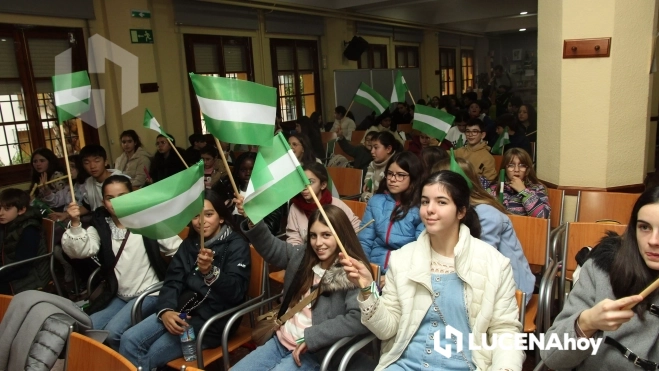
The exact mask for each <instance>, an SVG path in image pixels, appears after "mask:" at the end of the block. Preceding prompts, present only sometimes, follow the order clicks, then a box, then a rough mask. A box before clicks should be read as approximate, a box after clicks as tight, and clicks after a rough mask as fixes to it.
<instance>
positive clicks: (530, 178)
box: [501, 148, 542, 184]
mask: <svg viewBox="0 0 659 371" xmlns="http://www.w3.org/2000/svg"><path fill="white" fill-rule="evenodd" d="M515 157H517V158H518V159H519V162H520V163H521V164H523V165H526V173H524V179H523V180H524V182H525V183H527V182H530V183H532V184H542V182H540V180H539V179H538V176H537V175H535V169H534V168H533V160H532V159H531V155H529V153H528V152H526V151H525V150H523V149H521V148H511V149H509V150H507V151H506V153H504V154H503V159H502V160H501V169H503V170H505V169H506V168H507V167H508V164H510V163H511V162H513V159H514V158H515ZM506 178H508V173H506Z"/></svg>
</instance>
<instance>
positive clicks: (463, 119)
mask: <svg viewBox="0 0 659 371" xmlns="http://www.w3.org/2000/svg"><path fill="white" fill-rule="evenodd" d="M468 120H469V115H468V114H467V113H462V112H461V113H458V114H457V115H455V121H454V122H453V126H452V127H451V128H450V129H448V133H446V137H445V138H444V140H448V141H449V142H451V144H452V145H453V148H456V149H457V148H462V147H464V146H465V145H466V143H467V138H466V136H465V130H467V121H468Z"/></svg>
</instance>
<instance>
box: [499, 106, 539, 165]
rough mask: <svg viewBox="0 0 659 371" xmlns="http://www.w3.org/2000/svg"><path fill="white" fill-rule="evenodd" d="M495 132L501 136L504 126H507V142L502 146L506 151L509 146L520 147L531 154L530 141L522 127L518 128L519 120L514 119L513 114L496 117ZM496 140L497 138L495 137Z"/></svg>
mask: <svg viewBox="0 0 659 371" xmlns="http://www.w3.org/2000/svg"><path fill="white" fill-rule="evenodd" d="M496 122H497V134H499V136H501V135H502V134H503V131H504V129H505V128H508V140H509V143H508V144H506V146H505V147H504V148H503V149H504V151H507V150H509V149H511V148H521V149H523V150H525V151H526V152H527V153H528V154H530V155H533V152H532V151H531V143H529V140H528V138H527V137H526V135H525V134H524V129H522V128H520V125H521V124H520V123H519V121H517V120H515V116H513V115H511V114H509V113H507V114H505V115H501V116H499V117H498V118H497V121H496ZM497 141H498V139H497Z"/></svg>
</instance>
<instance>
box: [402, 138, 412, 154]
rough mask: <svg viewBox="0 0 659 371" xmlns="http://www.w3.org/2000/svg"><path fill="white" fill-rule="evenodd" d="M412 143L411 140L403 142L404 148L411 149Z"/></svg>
mask: <svg viewBox="0 0 659 371" xmlns="http://www.w3.org/2000/svg"><path fill="white" fill-rule="evenodd" d="M410 143H412V141H411V140H406V141H405V143H404V144H403V149H404V150H405V151H409V149H410Z"/></svg>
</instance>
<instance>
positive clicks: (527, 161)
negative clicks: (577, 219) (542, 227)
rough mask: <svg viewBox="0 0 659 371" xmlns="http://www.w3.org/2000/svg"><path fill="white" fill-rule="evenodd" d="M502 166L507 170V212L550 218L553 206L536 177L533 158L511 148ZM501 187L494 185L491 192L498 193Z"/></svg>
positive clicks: (504, 202) (505, 190) (504, 191)
mask: <svg viewBox="0 0 659 371" xmlns="http://www.w3.org/2000/svg"><path fill="white" fill-rule="evenodd" d="M501 166H502V167H503V166H505V169H506V184H505V185H504V188H503V205H504V207H505V208H506V210H508V211H509V212H510V213H511V214H516V215H524V216H532V217H536V218H545V219H547V218H549V213H550V212H551V206H550V205H549V197H547V189H546V188H545V186H544V185H543V184H542V183H540V181H539V180H538V177H537V176H536V175H535V169H533V161H532V160H531V156H530V155H529V154H528V153H527V152H526V151H525V150H523V149H521V148H511V149H509V150H507V151H506V153H504V155H503V161H501ZM499 186H500V185H499V183H494V184H492V186H491V188H490V192H491V193H496V192H497V191H498V190H499V189H498V188H499Z"/></svg>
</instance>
